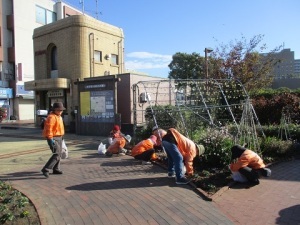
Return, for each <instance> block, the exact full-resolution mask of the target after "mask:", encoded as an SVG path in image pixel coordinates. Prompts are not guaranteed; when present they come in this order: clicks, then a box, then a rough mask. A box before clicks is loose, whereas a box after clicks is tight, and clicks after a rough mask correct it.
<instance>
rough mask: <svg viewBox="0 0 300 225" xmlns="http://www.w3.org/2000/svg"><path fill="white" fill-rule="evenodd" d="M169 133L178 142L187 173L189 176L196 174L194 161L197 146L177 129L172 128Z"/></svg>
mask: <svg viewBox="0 0 300 225" xmlns="http://www.w3.org/2000/svg"><path fill="white" fill-rule="evenodd" d="M169 131H171V133H172V134H173V136H174V138H175V140H176V142H177V147H178V149H179V151H180V153H181V155H182V157H183V159H184V164H185V167H186V172H187V174H188V175H192V174H193V173H194V170H193V159H194V158H195V156H196V154H197V153H196V152H197V149H196V144H195V143H194V142H193V141H192V140H190V139H188V138H187V137H185V136H184V135H182V134H180V133H179V132H178V131H177V130H176V129H174V128H170V129H169Z"/></svg>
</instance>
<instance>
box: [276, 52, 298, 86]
mask: <svg viewBox="0 0 300 225" xmlns="http://www.w3.org/2000/svg"><path fill="white" fill-rule="evenodd" d="M274 56H275V57H276V59H278V60H279V62H278V63H277V64H276V65H275V66H274V67H273V71H272V72H273V74H272V75H274V81H273V83H272V85H271V87H272V88H281V87H287V88H290V89H297V88H299V87H300V59H295V53H294V51H291V50H290V49H283V50H282V51H280V52H278V53H276V54H275V55H274Z"/></svg>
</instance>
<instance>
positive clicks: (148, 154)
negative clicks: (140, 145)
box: [134, 149, 154, 161]
mask: <svg viewBox="0 0 300 225" xmlns="http://www.w3.org/2000/svg"><path fill="white" fill-rule="evenodd" d="M153 153H154V149H149V150H147V151H144V152H143V153H141V154H139V155H136V156H135V157H134V158H135V159H138V160H143V161H150V159H151V157H152V155H153Z"/></svg>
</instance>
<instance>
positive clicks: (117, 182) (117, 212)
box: [0, 125, 300, 225]
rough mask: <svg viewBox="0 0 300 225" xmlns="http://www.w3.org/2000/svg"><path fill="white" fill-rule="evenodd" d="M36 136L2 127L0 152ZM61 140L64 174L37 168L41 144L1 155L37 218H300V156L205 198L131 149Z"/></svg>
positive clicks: (60, 222)
mask: <svg viewBox="0 0 300 225" xmlns="http://www.w3.org/2000/svg"><path fill="white" fill-rule="evenodd" d="M2 126H3V125H2ZM0 127H1V125H0ZM20 127H21V126H20ZM13 136H15V137H13ZM16 136H17V137H18V138H19V139H18V141H17V142H16V141H15V140H16ZM9 137H11V139H9ZM24 137H28V138H32V139H34V138H35V139H36V141H32V142H30V141H28V139H26V138H24ZM39 137H40V130H38V129H34V128H31V129H30V128H26V127H21V128H20V129H15V130H14V129H0V141H1V144H2V146H1V151H0V156H1V154H2V150H3V149H10V147H11V146H12V144H11V142H12V141H14V143H13V146H15V149H20V147H21V149H23V150H24V152H26V151H27V149H32V148H33V147H34V146H36V148H37V149H42V147H41V146H44V145H45V142H44V141H43V140H39ZM5 139H9V140H10V142H5V141H3V140H5ZM66 140H67V144H68V145H69V150H70V153H69V155H70V157H69V159H66V160H64V161H63V162H62V169H63V171H64V174H63V175H50V178H49V179H45V178H44V177H43V176H42V175H41V173H40V169H41V167H42V166H43V165H44V164H45V161H46V160H47V159H48V158H49V154H48V150H46V149H44V151H43V152H35V153H31V155H32V157H33V158H34V157H35V158H34V159H32V158H26V156H19V157H14V158H13V159H10V161H8V160H9V159H4V158H3V159H1V157H0V169H1V167H4V166H5V167H6V168H4V169H7V168H8V170H7V171H9V172H5V173H1V175H0V179H1V180H7V179H9V180H10V181H11V182H12V184H13V185H14V187H16V188H17V189H19V190H20V191H22V192H23V193H24V194H26V195H27V196H28V197H29V198H30V199H31V200H32V201H33V203H34V204H35V206H36V208H37V210H38V213H39V216H40V219H41V222H42V225H64V224H68V225H75V224H78V225H79V224H80V225H82V224H87V225H90V224H91V225H92V224H97V225H98V224H104V225H109V224H114V225H116V224H122V225H123V224H124V225H126V224H139V225H140V224H258V225H263V224H293V225H294V224H300V183H299V181H300V175H299V174H300V160H294V161H289V162H283V163H280V164H277V165H275V166H273V167H272V172H273V174H272V178H271V179H262V180H261V184H260V185H258V186H255V187H252V188H250V189H245V187H242V186H234V187H233V188H231V189H223V191H222V192H219V193H222V194H221V195H220V196H218V195H216V197H215V198H214V201H212V202H210V201H205V200H203V199H202V198H201V196H200V195H199V194H198V192H196V191H195V190H194V189H193V187H192V186H190V185H176V184H175V182H174V180H173V179H168V178H167V177H166V171H165V170H164V169H162V168H161V167H159V166H156V165H141V163H140V162H139V161H136V160H134V159H133V158H132V157H130V156H122V157H112V158H106V157H104V156H100V155H98V154H97V146H98V144H99V141H100V140H101V137H87V136H77V135H74V134H67V135H66ZM26 146H28V148H26ZM6 154H7V153H6ZM5 160H6V161H5ZM28 161H30V163H29V165H28V163H26V162H28ZM3 162H5V163H3ZM18 162H21V163H18ZM2 169H3V168H2ZM1 171H2V170H1Z"/></svg>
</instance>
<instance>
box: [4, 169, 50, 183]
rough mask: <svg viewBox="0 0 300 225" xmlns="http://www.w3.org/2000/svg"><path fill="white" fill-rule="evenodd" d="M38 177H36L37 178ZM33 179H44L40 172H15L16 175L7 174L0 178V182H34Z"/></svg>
mask: <svg viewBox="0 0 300 225" xmlns="http://www.w3.org/2000/svg"><path fill="white" fill-rule="evenodd" d="M37 176H38V177H37ZM34 179H45V177H44V176H43V175H42V174H41V172H39V171H37V172H26V171H24V172H16V173H8V174H6V175H2V176H0V180H3V181H8V180H34Z"/></svg>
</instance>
